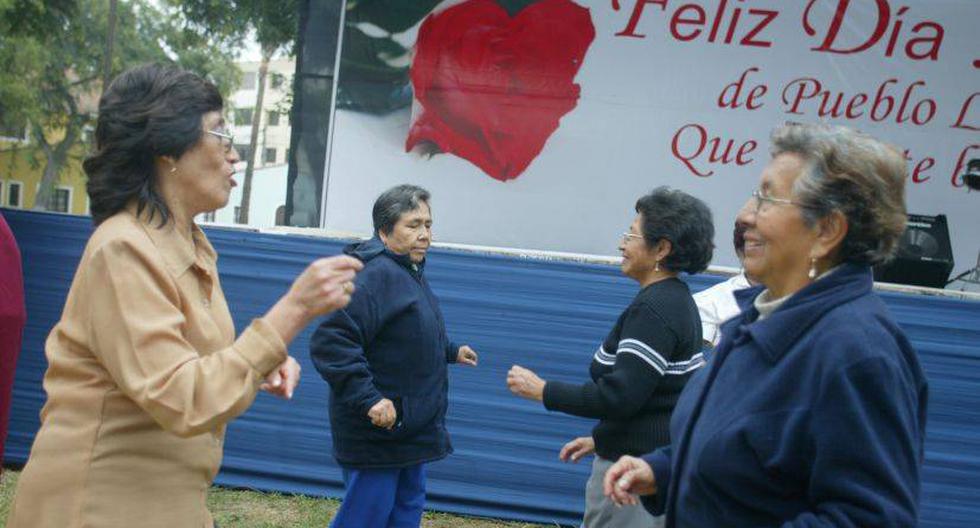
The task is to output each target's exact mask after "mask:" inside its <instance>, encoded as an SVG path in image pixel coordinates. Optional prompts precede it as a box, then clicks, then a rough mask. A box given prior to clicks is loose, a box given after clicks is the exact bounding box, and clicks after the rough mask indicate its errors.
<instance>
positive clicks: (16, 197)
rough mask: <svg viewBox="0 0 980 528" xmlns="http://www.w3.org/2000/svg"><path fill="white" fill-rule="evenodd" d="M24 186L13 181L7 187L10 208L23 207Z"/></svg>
mask: <svg viewBox="0 0 980 528" xmlns="http://www.w3.org/2000/svg"><path fill="white" fill-rule="evenodd" d="M23 188H24V185H23V184H22V183H20V182H19V181H12V182H10V183H9V184H8V185H7V205H9V206H10V207H22V205H21V203H20V200H21V192H22V189H23Z"/></svg>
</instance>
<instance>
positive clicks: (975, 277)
mask: <svg viewBox="0 0 980 528" xmlns="http://www.w3.org/2000/svg"><path fill="white" fill-rule="evenodd" d="M963 281H964V282H970V283H973V284H980V252H978V253H977V265H976V266H974V267H973V269H972V270H970V274H969V275H967V276H966V277H963Z"/></svg>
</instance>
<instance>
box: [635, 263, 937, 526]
mask: <svg viewBox="0 0 980 528" xmlns="http://www.w3.org/2000/svg"><path fill="white" fill-rule="evenodd" d="M871 286H872V281H871V269H870V268H869V267H867V266H861V265H856V264H843V265H841V266H840V267H839V268H838V269H836V270H835V271H833V272H832V273H830V274H829V275H827V276H826V277H823V278H821V279H820V280H818V281H816V282H814V283H812V284H810V285H809V286H807V287H805V288H803V289H802V290H800V291H799V292H797V293H796V294H794V295H793V296H792V297H790V298H789V299H787V300H786V302H785V303H784V304H783V305H782V306H781V307H780V308H778V309H777V310H776V311H774V312H773V313H772V314H771V315H769V317H767V318H765V319H763V320H761V321H760V320H758V317H759V312H758V311H757V310H756V309H755V307H754V306H753V304H752V300H753V299H754V297H755V296H756V295H758V294H759V293H760V291H761V288H758V287H757V288H752V289H748V290H741V291H739V292H736V293H735V296H736V299H737V300H738V301H739V304H740V306H741V307H742V309H743V311H742V313H741V315H739V316H737V317H735V318H734V319H732V320H730V321H729V322H727V323H725V324H724V325H723V326H722V339H721V342H720V343H719V344H718V348H716V349H715V351H714V352H713V353H712V356H711V359H709V360H708V366H707V367H706V368H704V369H701V370H700V371H699V372H698V373H697V374H695V375H694V376H693V377H692V378H691V380H690V382H689V383H688V384H687V386H686V387H685V389H684V391H683V393H681V397H680V399H679V400H678V402H677V406H676V407H675V408H674V415H673V417H672V418H671V431H670V432H671V440H672V441H671V446H670V447H668V448H662V449H660V450H657V451H655V452H654V453H653V454H651V455H648V456H646V457H644V459H645V460H647V462H649V463H650V464H651V466H652V467H653V469H654V475H655V477H656V480H657V487H658V495H655V496H653V497H652V500H651V499H648V500H646V501H645V502H644V504H645V505H647V507H648V509H650V510H651V511H652V512H654V513H661V512H664V511H666V515H667V519H666V521H667V526H668V527H671V526H684V527H706V528H707V527H715V526H783V527H819V526H825V527H830V526H834V527H864V526H915V525H916V523H917V519H916V518H917V515H918V503H919V484H920V478H921V468H922V457H923V441H924V438H925V427H926V403H927V395H928V390H927V384H926V379H925V375H924V373H923V371H922V368H921V367H920V366H919V360H918V357H917V356H916V353H915V350H913V349H912V346H911V345H910V344H909V341H908V339H907V338H906V337H905V334H904V333H903V332H902V330H901V329H900V328H899V327H898V325H897V324H895V321H894V320H893V319H892V317H891V315H890V314H889V313H888V310H887V309H886V308H885V305H884V303H883V302H882V301H881V299H880V298H879V297H878V296H877V295H875V294H874V292H873V291H872V289H871Z"/></svg>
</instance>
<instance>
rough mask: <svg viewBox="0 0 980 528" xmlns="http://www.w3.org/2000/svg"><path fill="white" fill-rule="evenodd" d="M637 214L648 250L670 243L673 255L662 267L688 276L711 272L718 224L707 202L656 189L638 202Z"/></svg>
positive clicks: (674, 191)
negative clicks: (662, 241) (706, 271)
mask: <svg viewBox="0 0 980 528" xmlns="http://www.w3.org/2000/svg"><path fill="white" fill-rule="evenodd" d="M636 212H637V213H639V214H640V217H641V220H642V221H641V223H640V224H641V229H642V230H643V240H644V241H645V242H646V244H647V245H648V246H650V247H653V246H655V245H656V244H657V242H659V241H660V240H667V241H669V242H670V245H671V250H670V254H669V255H667V258H665V259H664V260H662V261H661V262H660V264H661V265H662V266H663V267H665V268H667V269H668V270H670V271H674V272H681V271H683V272H686V273H700V272H702V271H704V270H705V269H707V268H708V263H709V262H711V256H712V253H713V251H714V247H715V244H714V241H713V240H714V238H715V224H714V220H712V218H711V209H708V206H707V205H705V204H704V202H702V201H701V200H699V199H697V198H695V197H693V196H691V195H690V194H687V193H685V192H683V191H678V190H676V189H670V188H668V187H657V188H656V189H654V190H653V191H652V192H650V194H647V195H646V196H643V197H641V198H640V199H639V200H637V201H636Z"/></svg>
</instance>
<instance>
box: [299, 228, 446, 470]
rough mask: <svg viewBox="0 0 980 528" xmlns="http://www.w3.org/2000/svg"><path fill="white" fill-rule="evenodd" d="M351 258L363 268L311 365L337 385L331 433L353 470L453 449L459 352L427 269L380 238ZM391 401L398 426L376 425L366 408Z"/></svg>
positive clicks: (313, 345)
mask: <svg viewBox="0 0 980 528" xmlns="http://www.w3.org/2000/svg"><path fill="white" fill-rule="evenodd" d="M344 253H347V254H348V255H351V256H354V257H356V258H358V259H360V260H361V261H362V262H364V269H363V270H362V271H361V272H360V273H358V275H357V279H356V280H355V285H356V287H357V288H356V290H355V292H354V295H353V296H352V297H351V302H350V304H349V305H348V306H347V308H345V309H344V310H338V311H336V312H334V313H333V314H331V315H329V316H328V317H327V318H326V320H325V321H324V322H323V323H322V324H321V325H320V327H319V328H317V330H316V332H315V333H314V334H313V338H312V339H311V341H310V355H311V356H312V358H313V365H314V366H315V367H316V369H317V371H318V372H319V373H320V375H321V376H322V377H323V379H324V380H326V381H327V383H329V384H330V389H331V391H330V431H331V434H332V436H333V452H334V456H335V457H336V458H337V462H338V463H339V464H340V465H341V466H343V467H347V468H385V467H406V466H411V465H415V464H418V463H422V462H430V461H433V460H438V459H441V458H444V457H445V456H447V455H448V454H449V453H451V452H452V446H451V445H450V443H449V434H448V433H447V431H446V408H447V404H448V401H447V397H448V391H449V379H448V376H447V368H446V367H447V363H450V362H455V361H456V353H457V351H458V349H459V347H458V346H456V345H455V344H453V343H451V342H450V341H449V339H448V338H447V337H446V326H445V323H444V322H443V318H442V312H441V311H440V310H439V301H438V300H437V299H436V297H435V295H434V294H433V293H432V290H431V289H430V288H429V284H428V282H426V280H425V277H424V276H423V275H422V271H423V268H424V263H423V264H419V265H415V264H412V262H411V260H410V259H409V258H408V256H402V255H396V254H394V253H392V252H391V251H388V250H387V249H386V248H385V247H384V245H383V244H382V243H381V241H380V240H379V239H377V238H373V239H371V240H368V241H366V242H363V243H359V244H353V245H350V246H348V247H347V248H345V249H344ZM383 397H384V398H388V399H390V400H392V402H394V404H395V409H396V410H397V413H398V419H397V421H396V425H395V427H394V428H393V429H391V430H387V429H382V428H380V427H376V426H374V425H373V424H372V423H371V420H370V418H368V415H367V413H368V410H370V409H371V407H372V406H373V405H374V404H376V403H377V402H379V401H381V399H382V398H383Z"/></svg>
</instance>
